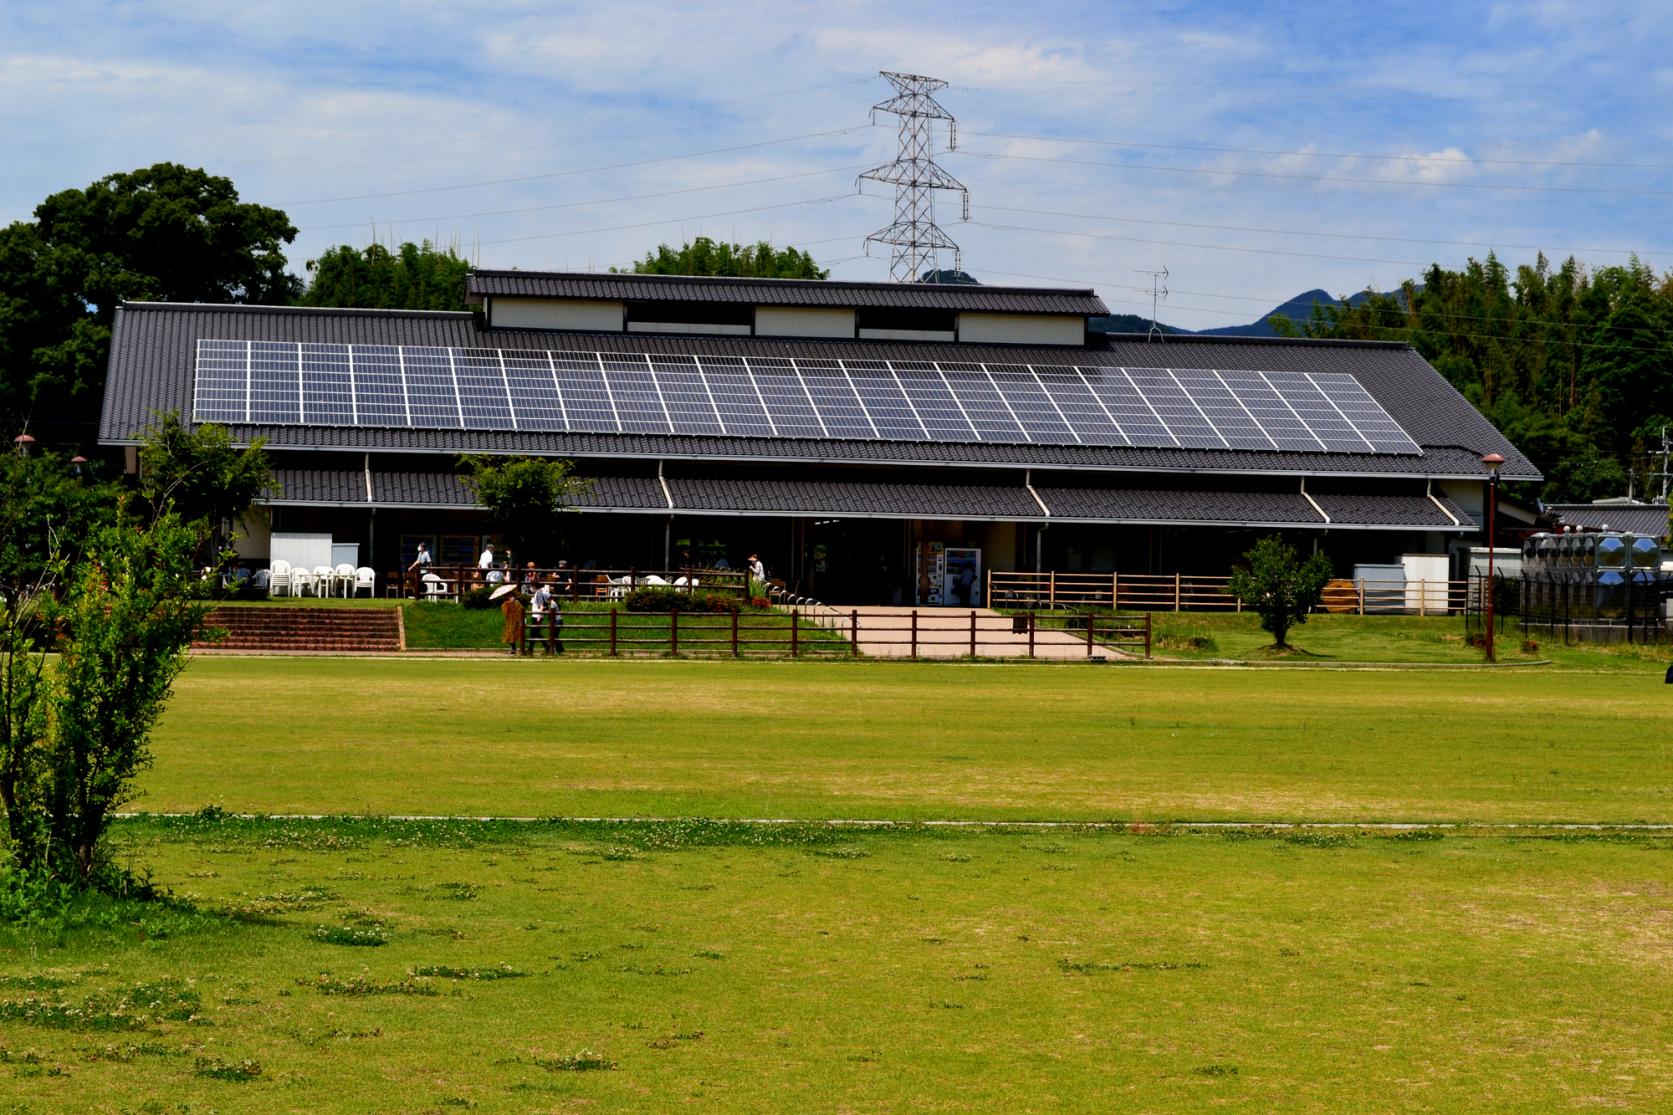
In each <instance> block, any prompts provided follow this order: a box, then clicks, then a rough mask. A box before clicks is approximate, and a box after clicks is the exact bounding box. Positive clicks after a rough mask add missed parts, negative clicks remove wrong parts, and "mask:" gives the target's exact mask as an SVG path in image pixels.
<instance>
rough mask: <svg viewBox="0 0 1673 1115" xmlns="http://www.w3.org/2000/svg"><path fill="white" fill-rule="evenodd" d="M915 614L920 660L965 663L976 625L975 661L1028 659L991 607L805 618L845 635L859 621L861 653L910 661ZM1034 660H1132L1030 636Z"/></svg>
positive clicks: (840, 612)
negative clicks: (979, 659) (962, 661)
mask: <svg viewBox="0 0 1673 1115" xmlns="http://www.w3.org/2000/svg"><path fill="white" fill-rule="evenodd" d="M914 612H916V613H917V636H916V643H917V656H918V657H919V658H965V657H968V656H969V655H970V653H971V646H972V643H971V624H972V619H974V623H975V643H974V646H975V653H976V656H977V657H979V658H1027V657H1028V653H1029V651H1028V632H1027V630H1026V629H1024V630H1022V631H1015V630H1013V629H1012V628H1013V624H1012V620H1011V617H1010V616H1005V615H1000V614H999V613H998V612H996V611H994V610H993V609H991V608H904V607H903V608H890V607H859V608H833V607H830V606H828V605H820V606H819V607H818V608H815V609H811V610H810V614H811V615H812V616H813V617H814V619H815V620H816V622H818V623H820V624H821V625H822V626H828V627H833V628H835V629H836V630H837V631H839V632H841V633H843V634H844V635H846V634H848V632H849V629H850V627H851V626H852V625H853V623H854V617H856V616H857V617H858V627H859V640H858V641H859V646H860V653H861V654H864V655H867V656H869V657H872V658H909V657H911V656H912V648H913V641H914V637H913V619H912V614H913V613H914ZM1034 657H1035V658H1050V659H1060V660H1075V659H1078V660H1080V661H1082V662H1085V661H1087V660H1088V658H1089V657H1090V658H1091V660H1093V661H1098V660H1112V659H1118V658H1123V659H1124V658H1134V657H1137V656H1136V655H1130V654H1126V653H1123V652H1122V651H1118V650H1115V649H1113V648H1110V647H1104V646H1095V647H1093V648H1092V654H1091V655H1090V656H1088V654H1087V653H1086V636H1085V635H1076V634H1074V633H1073V632H1068V631H1047V630H1044V629H1038V630H1036V631H1035V632H1034Z"/></svg>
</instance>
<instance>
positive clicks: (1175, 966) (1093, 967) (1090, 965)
mask: <svg viewBox="0 0 1673 1115" xmlns="http://www.w3.org/2000/svg"><path fill="white" fill-rule="evenodd" d="M1057 967H1058V969H1059V970H1060V971H1064V972H1075V973H1078V974H1080V975H1083V976H1086V975H1093V974H1095V973H1099V972H1188V971H1201V970H1202V969H1204V968H1207V967H1208V965H1207V964H1204V963H1203V962H1202V961H1200V960H1121V961H1114V962H1109V961H1102V960H1068V959H1063V960H1059V961H1058V962H1057Z"/></svg>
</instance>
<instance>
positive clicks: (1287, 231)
mask: <svg viewBox="0 0 1673 1115" xmlns="http://www.w3.org/2000/svg"><path fill="white" fill-rule="evenodd" d="M978 208H979V209H982V210H991V211H993V212H996V213H1028V214H1031V215H1034V216H1040V217H1069V218H1072V219H1075V220H1085V221H1116V222H1119V223H1122V224H1135V225H1164V226H1168V227H1172V228H1198V229H1206V230H1210V231H1214V232H1254V233H1262V234H1266V235H1271V236H1312V237H1320V238H1325V239H1331V240H1372V241H1376V242H1378V243H1384V244H1436V245H1440V246H1443V247H1452V248H1486V249H1487V250H1488V251H1494V250H1496V249H1498V248H1516V249H1519V250H1522V251H1530V252H1543V251H1552V252H1566V253H1568V254H1570V255H1573V254H1574V253H1576V252H1607V253H1610V254H1612V255H1663V254H1668V253H1673V248H1658V247H1643V248H1597V247H1583V246H1561V245H1555V244H1514V243H1506V242H1502V241H1500V242H1494V243H1483V242H1481V241H1477V240H1430V239H1424V238H1420V237H1415V236H1372V235H1369V234H1366V233H1358V232H1317V231H1314V230H1311V229H1300V228H1256V227H1252V226H1248V225H1211V224H1202V223H1199V222H1192V221H1158V220H1146V219H1144V218H1141V217H1111V216H1108V215H1107V214H1104V213H1070V212H1065V211H1063V210H1059V209H1023V208H1018V207H1013V206H1004V205H981V206H978Z"/></svg>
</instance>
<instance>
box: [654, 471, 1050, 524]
mask: <svg viewBox="0 0 1673 1115" xmlns="http://www.w3.org/2000/svg"><path fill="white" fill-rule="evenodd" d="M668 490H669V492H670V493H672V495H673V497H674V506H675V507H676V508H677V509H678V510H680V511H686V512H697V513H701V512H705V511H707V512H728V511H730V512H739V513H754V514H785V515H847V516H880V517H883V518H899V519H1004V520H1007V521H1009V520H1016V519H1043V518H1044V517H1045V515H1044V513H1043V512H1042V511H1041V510H1040V505H1039V504H1038V503H1035V502H1034V500H1033V499H1032V498H1030V497H1029V495H1028V489H1026V488H1023V487H1021V486H1015V487H1007V486H1004V485H998V484H853V483H843V482H831V481H817V480H809V481H803V480H706V479H690V478H676V477H669V479H668Z"/></svg>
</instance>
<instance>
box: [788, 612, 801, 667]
mask: <svg viewBox="0 0 1673 1115" xmlns="http://www.w3.org/2000/svg"><path fill="white" fill-rule="evenodd" d="M800 618H801V613H800V612H799V611H798V610H797V609H795V608H791V609H790V657H791V658H795V657H796V656H797V654H798V653H799V652H800V645H799V644H800V638H799V632H798V630H797V624H798V621H799V620H800Z"/></svg>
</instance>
